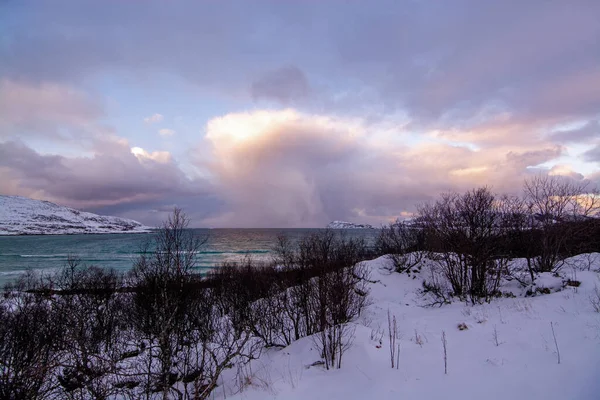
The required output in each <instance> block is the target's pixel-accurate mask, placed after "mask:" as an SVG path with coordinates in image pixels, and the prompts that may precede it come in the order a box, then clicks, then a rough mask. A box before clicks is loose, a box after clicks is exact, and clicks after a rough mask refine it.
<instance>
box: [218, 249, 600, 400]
mask: <svg viewBox="0 0 600 400" xmlns="http://www.w3.org/2000/svg"><path fill="white" fill-rule="evenodd" d="M598 256H599V255H598V254H595V255H593V257H591V258H590V257H585V256H580V257H579V259H577V258H573V259H571V260H570V261H571V262H570V263H569V265H578V266H579V267H578V268H576V269H573V268H572V267H565V269H564V271H563V277H562V278H563V280H564V279H567V278H571V279H573V278H574V277H576V279H577V280H579V281H581V286H580V287H578V288H574V287H570V286H566V287H564V288H563V287H562V285H561V290H560V291H558V292H554V293H552V294H547V295H540V296H537V297H517V298H501V299H497V300H494V301H492V302H491V303H490V304H483V305H477V306H471V305H467V304H464V303H460V302H458V303H453V304H451V305H445V306H442V307H424V303H426V302H427V300H426V299H424V298H423V297H422V295H421V294H420V293H419V289H420V288H421V282H422V278H423V277H427V272H423V273H422V275H421V276H419V275H417V276H416V277H415V278H414V279H413V278H411V277H408V276H407V275H405V274H402V275H401V274H398V273H389V272H388V271H387V270H386V268H385V267H386V265H387V263H388V260H386V259H385V258H379V259H377V260H373V261H370V262H368V265H369V267H370V268H371V270H372V275H371V279H372V280H373V281H375V282H376V283H373V284H372V285H371V297H372V304H371V305H370V306H369V307H368V309H367V310H366V312H365V313H364V315H363V316H362V317H361V318H360V319H359V320H358V321H356V322H355V324H354V326H355V328H356V329H355V333H354V342H353V344H352V347H351V348H350V349H349V350H348V351H347V353H346V354H345V355H344V358H343V360H342V368H341V369H339V370H329V371H327V370H325V369H324V368H323V367H321V366H311V364H313V363H314V362H315V361H318V360H320V357H319V354H318V352H317V351H316V350H315V346H314V344H313V341H312V340H311V338H304V339H301V340H299V341H297V342H294V343H292V345H290V346H288V347H287V348H284V349H267V350H265V351H264V352H263V354H262V356H261V357H260V358H259V359H258V360H254V361H252V363H251V364H250V365H249V366H247V367H246V368H244V369H243V370H241V371H240V370H238V371H227V374H226V376H225V377H224V379H223V384H222V385H221V386H220V387H219V388H218V390H216V393H215V398H227V399H229V400H231V399H247V400H263V399H286V400H304V399H327V400H333V399H344V400H364V399H447V400H454V399H459V400H469V399H486V400H506V399H511V400H520V399H523V400H533V399H544V400H567V399H569V400H597V399H600V379H599V378H600V313H597V312H594V310H593V307H592V306H591V302H590V297H591V296H594V295H595V286H596V285H598V286H599V287H600V280H599V276H600V274H598V272H595V271H594V269H595V270H596V271H598V270H600V257H598ZM591 259H593V260H594V261H593V265H592V268H591V269H592V270H591V271H589V270H588V268H589V267H590V265H589V262H588V261H589V260H591ZM426 269H427V268H424V270H426ZM550 278H551V277H548V278H547V279H540V282H539V284H540V285H541V284H543V283H544V281H547V282H545V283H548V284H549V285H550V286H555V283H556V282H555V280H552V279H550ZM557 279H558V278H557ZM388 310H389V312H390V314H391V315H393V316H395V317H396V318H397V321H398V330H399V340H398V343H399V344H400V357H399V358H400V364H399V368H398V369H392V368H391V367H390V353H389V344H388V336H387V335H388V319H387V318H388V317H387V315H388ZM461 323H464V324H466V325H467V327H468V329H466V330H459V329H458V325H459V324H461ZM550 323H552V327H553V328H554V331H555V334H556V341H557V343H558V346H559V351H560V357H561V362H560V364H558V358H557V352H556V346H555V342H554V337H553V334H552V328H551V325H550ZM442 332H445V335H446V338H447V354H448V374H447V375H446V374H444V361H443V349H442V341H441V337H442ZM223 390H225V392H226V393H225V395H223Z"/></svg>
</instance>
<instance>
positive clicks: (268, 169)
mask: <svg viewBox="0 0 600 400" xmlns="http://www.w3.org/2000/svg"><path fill="white" fill-rule="evenodd" d="M385 126H386V125H385V124H380V125H373V124H366V123H365V122H364V121H360V120H356V119H348V118H340V117H336V116H328V115H315V114H305V113H301V112H298V111H296V110H293V109H287V110H279V111H273V110H258V111H254V112H249V113H237V114H235V113H234V114H228V115H225V116H223V117H220V118H215V119H213V120H211V121H210V122H209V123H208V124H207V135H206V142H207V143H206V146H208V147H209V148H210V149H211V151H212V159H211V161H210V162H209V163H207V164H205V165H203V167H206V168H208V170H210V172H211V174H212V177H213V181H214V182H215V186H214V189H215V193H216V194H217V195H218V196H219V197H220V198H223V199H224V201H225V203H226V207H224V210H226V211H224V212H223V213H222V214H220V215H217V216H215V217H212V218H208V219H207V223H208V224H211V225H215V226H232V227H233V226H238V227H239V226H242V227H257V226H259V227H277V226H306V227H315V226H323V225H324V224H326V223H327V222H328V221H330V220H334V219H341V220H352V221H357V222H370V223H376V224H377V223H384V222H387V221H389V220H393V219H394V218H396V217H397V216H399V215H401V214H406V213H410V212H412V211H414V207H415V204H416V203H418V202H421V201H423V200H427V199H431V198H433V197H435V196H437V194H439V193H440V192H442V191H448V190H467V189H470V188H472V187H473V186H475V185H489V184H490V182H493V186H494V189H495V190H498V191H501V192H505V191H511V192H514V191H515V190H519V188H520V187H521V185H522V181H523V179H524V178H525V177H526V176H528V175H529V174H530V173H531V172H530V169H529V167H531V166H538V165H539V164H542V163H544V162H548V161H550V160H552V159H554V158H556V157H558V156H559V155H560V154H561V151H562V150H561V148H560V147H556V146H552V145H546V148H542V149H541V150H536V149H537V148H538V146H540V145H542V146H544V144H543V143H539V142H538V143H537V144H536V146H532V147H531V148H527V147H517V148H515V147H512V148H511V147H510V146H507V147H503V148H501V147H495V148H490V149H483V150H473V149H471V148H469V147H465V146H462V147H461V146H455V145H450V144H443V143H438V142H435V141H434V140H432V141H429V142H423V143H421V144H417V145H412V146H407V145H405V144H403V143H402V142H401V141H400V142H398V141H393V140H392V138H393V136H397V135H400V136H401V135H403V134H406V132H403V131H402V130H401V129H399V130H397V131H395V132H386V133H385V134H384V136H381V135H378V133H379V130H381V129H382V128H383V127H385ZM385 135H389V136H388V140H387V141H385V140H384V141H383V143H384V144H385V145H382V139H383V138H384V137H385Z"/></svg>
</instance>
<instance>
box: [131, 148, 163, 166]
mask: <svg viewBox="0 0 600 400" xmlns="http://www.w3.org/2000/svg"><path fill="white" fill-rule="evenodd" d="M131 154H133V155H134V156H135V157H136V158H137V159H138V160H139V161H144V160H152V161H155V162H158V163H161V164H166V163H168V162H170V161H171V154H170V153H169V152H168V151H153V152H152V153H149V152H147V151H146V150H144V149H142V148H141V147H132V148H131Z"/></svg>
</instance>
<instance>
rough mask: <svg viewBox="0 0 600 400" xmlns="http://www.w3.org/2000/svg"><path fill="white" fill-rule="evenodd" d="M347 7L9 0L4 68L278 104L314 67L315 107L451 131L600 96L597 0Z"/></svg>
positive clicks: (551, 114)
mask: <svg viewBox="0 0 600 400" xmlns="http://www.w3.org/2000/svg"><path fill="white" fill-rule="evenodd" d="M340 4H341V3H340V2H337V1H331V2H318V3H315V2H283V3H278V4H274V3H273V2H271V1H256V2H252V3H251V4H246V3H243V2H242V3H240V4H235V5H234V4H219V6H218V7H209V6H208V5H207V4H205V3H202V2H192V1H190V2H188V3H185V4H183V3H180V4H178V5H177V6H175V7H174V6H172V5H170V4H166V3H164V2H160V1H149V2H145V3H144V6H143V7H144V12H140V8H139V6H138V5H129V6H126V7H123V5H122V4H121V3H120V2H103V3H102V6H99V5H97V6H91V7H83V6H81V5H80V4H78V2H76V1H74V2H72V3H71V6H70V7H66V10H67V11H65V10H63V9H57V8H56V7H52V5H50V4H47V5H46V4H42V5H39V4H36V5H35V7H34V6H33V5H27V4H24V5H13V8H15V9H16V11H15V12H14V14H15V15H13V14H11V13H10V12H7V13H6V14H5V15H6V17H5V18H6V19H8V20H16V21H17V22H15V23H13V24H12V25H11V26H12V27H13V28H12V29H11V30H10V31H9V32H7V34H6V35H5V40H4V42H3V45H0V59H2V60H3V63H2V66H0V74H2V75H4V76H9V77H11V78H15V77H17V78H26V79H36V80H39V79H41V80H51V81H69V82H73V81H81V80H83V79H84V78H85V77H88V76H93V75H95V74H97V73H105V72H106V71H107V70H111V71H119V73H122V71H129V72H133V73H134V74H135V75H134V76H137V77H139V79H141V80H143V79H145V77H147V76H148V74H155V73H158V74H160V73H163V72H166V73H170V74H174V75H176V76H179V77H182V78H184V79H186V80H188V81H189V82H191V83H193V84H194V85H197V86H199V87H202V88H204V89H207V88H210V89H211V90H215V91H216V92H218V93H220V94H221V95H223V96H238V95H239V94H240V93H241V92H242V91H244V90H247V88H248V87H250V88H251V90H250V93H249V94H248V95H249V96H250V97H252V96H255V97H256V98H267V99H272V100H277V101H290V100H291V99H293V98H295V96H297V95H298V94H300V95H303V94H304V93H305V91H306V89H307V86H308V84H307V79H306V76H310V77H311V86H312V84H313V82H314V84H315V86H318V87H319V90H318V93H319V94H320V95H322V96H323V97H324V98H323V99H314V101H315V103H314V104H312V105H313V106H321V105H323V104H326V105H327V106H328V107H334V108H335V107H339V106H342V107H345V106H347V105H348V104H350V103H351V104H354V105H358V107H359V108H364V107H366V104H365V102H367V101H368V102H369V106H372V105H377V106H378V107H382V108H384V109H385V108H398V107H402V108H405V109H407V110H408V111H409V112H410V113H411V114H412V115H414V117H415V118H416V119H418V120H419V122H420V123H430V122H432V121H437V122H440V121H441V120H444V122H445V125H446V126H445V127H446V128H447V127H448V126H449V125H452V124H453V123H456V122H457V121H458V122H459V121H460V120H462V118H460V116H463V115H469V114H474V113H477V112H478V111H479V110H481V109H482V108H485V107H487V106H489V104H493V103H495V104H502V105H503V107H505V108H506V109H508V110H511V111H513V112H514V113H516V114H517V115H516V116H518V117H519V118H531V117H534V116H535V117H536V118H550V119H561V118H575V117H577V118H579V117H582V116H586V115H589V114H590V113H595V112H596V110H597V109H598V106H599V105H600V95H599V94H598V93H599V92H600V90H599V89H600V86H599V85H600V72H598V69H597V65H598V62H599V61H600V55H599V54H598V52H597V51H595V50H596V46H597V37H598V35H600V26H599V24H598V23H597V19H596V18H595V16H596V15H598V14H600V3H598V2H593V1H589V0H575V1H573V2H568V4H567V3H565V2H547V1H544V0H532V1H528V2H521V1H516V0H507V1H502V2H481V1H478V0H458V1H457V2H456V3H452V4H450V3H443V4H438V3H432V2H416V1H410V0H406V1H381V2H378V3H377V4H376V5H372V4H366V3H360V2H359V3H356V4H352V6H347V5H346V4H344V7H341V6H340ZM117 10H118V12H117ZM92 15H93V16H94V18H90V16H92ZM16 17H18V18H16ZM11 18H12V19H11ZM48 21H52V22H53V23H49V22H48ZM348 21H352V23H351V24H349V23H348ZM31 26H36V30H34V31H32V30H31V29H29V27H31ZM257 26H258V27H260V29H258V28H256V27H257ZM66 32H68V33H69V34H66ZM122 32H127V35H123V34H122ZM140 43H142V44H143V45H140ZM192 49H193V50H192ZM49 54H51V55H52V63H47V62H45V61H46V60H47V59H48V55H49ZM282 65H283V66H286V65H287V66H288V67H282ZM136 72H139V73H137V74H136ZM257 77H258V78H257ZM343 92H347V93H345V94H344V96H345V97H346V100H345V101H344V102H342V103H339V102H338V101H336V100H335V99H338V98H339V97H340V95H341V94H342V93H343ZM325 111H326V112H332V111H336V110H325ZM337 111H339V110H337ZM449 114H454V115H456V116H457V118H450V119H447V118H446V119H444V116H448V115H449Z"/></svg>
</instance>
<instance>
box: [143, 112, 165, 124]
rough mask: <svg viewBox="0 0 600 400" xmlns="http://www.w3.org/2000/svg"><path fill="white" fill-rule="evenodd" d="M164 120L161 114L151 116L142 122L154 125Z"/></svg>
mask: <svg viewBox="0 0 600 400" xmlns="http://www.w3.org/2000/svg"><path fill="white" fill-rule="evenodd" d="M163 119H164V116H163V115H161V114H153V115H151V116H149V117H146V118H144V122H145V123H147V124H155V123H157V122H161V121H162V120H163Z"/></svg>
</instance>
